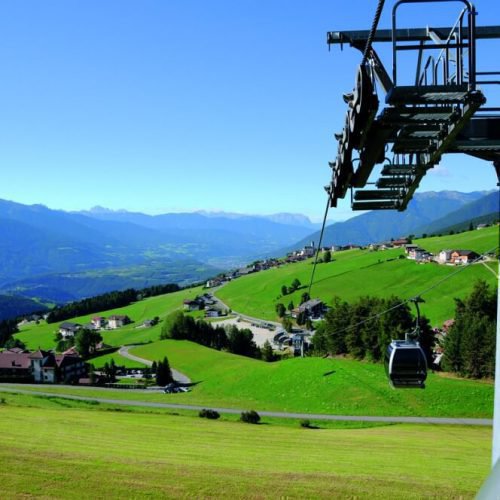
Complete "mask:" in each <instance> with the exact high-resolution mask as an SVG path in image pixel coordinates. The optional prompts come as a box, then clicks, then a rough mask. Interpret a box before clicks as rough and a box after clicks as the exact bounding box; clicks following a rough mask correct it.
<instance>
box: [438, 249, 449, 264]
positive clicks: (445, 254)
mask: <svg viewBox="0 0 500 500" xmlns="http://www.w3.org/2000/svg"><path fill="white" fill-rule="evenodd" d="M451 252H452V250H441V251H440V252H439V254H438V256H437V258H436V260H437V261H438V262H439V263H440V264H446V263H447V262H450V258H451Z"/></svg>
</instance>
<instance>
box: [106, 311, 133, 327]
mask: <svg viewBox="0 0 500 500" xmlns="http://www.w3.org/2000/svg"><path fill="white" fill-rule="evenodd" d="M127 323H130V318H129V317H128V316H126V315H123V314H114V315H113V316H110V317H109V318H108V328H110V329H111V330H114V329H115V328H120V327H122V326H123V325H126V324H127Z"/></svg>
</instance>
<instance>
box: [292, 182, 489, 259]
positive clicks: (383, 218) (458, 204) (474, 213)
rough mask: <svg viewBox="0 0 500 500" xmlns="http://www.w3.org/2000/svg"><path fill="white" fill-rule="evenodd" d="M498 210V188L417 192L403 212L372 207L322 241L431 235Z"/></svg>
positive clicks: (332, 229) (338, 225) (328, 229)
mask: <svg viewBox="0 0 500 500" xmlns="http://www.w3.org/2000/svg"><path fill="white" fill-rule="evenodd" d="M498 212H499V194H498V191H494V192H486V191H477V192H472V193H459V192H456V191H440V192H425V193H416V194H415V195H414V197H413V199H412V201H411V202H410V203H409V205H408V208H407V209H406V210H405V211H404V212H397V211H394V210H379V211H372V212H367V213H364V214H361V215H358V216H356V217H353V218H352V219H349V220H347V221H345V222H337V223H335V224H331V225H329V226H327V227H326V228H325V232H324V235H323V242H322V245H323V246H331V245H348V244H354V245H366V244H369V243H377V242H382V241H388V240H390V239H391V238H400V237H403V236H408V235H410V234H414V235H416V236H420V235H422V234H424V233H426V234H429V235H430V234H433V233H436V232H439V231H440V230H444V229H445V228H447V227H450V226H452V225H454V224H456V223H458V222H463V221H467V222H469V220H471V219H473V218H475V217H479V216H482V215H486V214H498ZM319 237H320V232H319V231H316V232H315V233H313V234H311V235H309V236H307V237H306V238H304V239H302V240H300V241H299V242H297V243H296V244H295V245H293V246H291V247H288V248H286V249H284V250H283V251H285V250H287V251H289V250H292V249H297V248H301V247H303V246H304V245H306V244H309V243H310V242H311V241H314V242H315V243H316V244H318V242H319Z"/></svg>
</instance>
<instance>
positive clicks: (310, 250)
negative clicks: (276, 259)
mask: <svg viewBox="0 0 500 500" xmlns="http://www.w3.org/2000/svg"><path fill="white" fill-rule="evenodd" d="M315 254H316V247H315V246H314V241H311V244H310V245H306V246H305V247H304V248H303V249H302V251H301V252H300V255H302V256H303V257H314V255H315Z"/></svg>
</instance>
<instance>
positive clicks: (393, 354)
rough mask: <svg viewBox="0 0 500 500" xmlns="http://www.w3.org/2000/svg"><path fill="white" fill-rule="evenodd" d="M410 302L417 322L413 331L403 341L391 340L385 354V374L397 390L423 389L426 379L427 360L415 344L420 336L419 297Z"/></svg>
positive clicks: (420, 300) (421, 300) (418, 345)
mask: <svg viewBox="0 0 500 500" xmlns="http://www.w3.org/2000/svg"><path fill="white" fill-rule="evenodd" d="M412 302H413V303H414V304H415V307H416V308H417V322H416V326H415V330H413V332H411V333H407V334H406V338H405V340H393V341H392V342H391V343H390V344H389V346H388V347H387V351H386V353H385V372H386V374H387V378H388V379H389V382H390V384H391V385H392V387H394V388H395V389H399V388H405V389H407V388H417V389H424V388H425V379H426V378H427V359H426V357H425V353H424V351H423V349H422V348H421V347H420V344H419V343H418V342H417V339H418V337H419V334H420V309H419V307H418V304H419V302H423V299H421V298H420V297H415V298H414V299H412Z"/></svg>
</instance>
